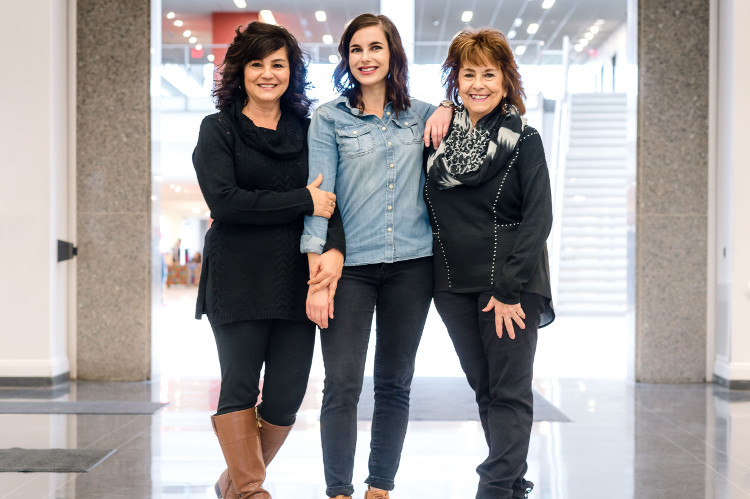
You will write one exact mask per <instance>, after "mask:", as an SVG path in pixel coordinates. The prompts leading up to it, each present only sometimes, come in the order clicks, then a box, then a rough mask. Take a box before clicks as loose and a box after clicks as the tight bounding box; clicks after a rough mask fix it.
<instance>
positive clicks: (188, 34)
mask: <svg viewBox="0 0 750 499" xmlns="http://www.w3.org/2000/svg"><path fill="white" fill-rule="evenodd" d="M192 34H193V32H192V31H190V30H189V29H186V30H185V31H183V32H182V36H184V37H185V38H190V35H192Z"/></svg>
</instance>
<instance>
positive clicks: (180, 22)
mask: <svg viewBox="0 0 750 499" xmlns="http://www.w3.org/2000/svg"><path fill="white" fill-rule="evenodd" d="M174 25H175V26H177V27H178V28H179V27H180V26H182V21H180V20H179V19H177V20H176V21H175V22H174Z"/></svg>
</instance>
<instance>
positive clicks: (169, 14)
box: [167, 12, 175, 19]
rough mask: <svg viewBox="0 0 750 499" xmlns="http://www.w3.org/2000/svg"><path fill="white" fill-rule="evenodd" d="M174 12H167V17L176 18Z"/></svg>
mask: <svg viewBox="0 0 750 499" xmlns="http://www.w3.org/2000/svg"><path fill="white" fill-rule="evenodd" d="M174 15H175V14H174V12H167V19H174Z"/></svg>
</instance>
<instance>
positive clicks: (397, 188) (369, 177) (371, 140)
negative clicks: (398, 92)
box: [300, 97, 436, 266]
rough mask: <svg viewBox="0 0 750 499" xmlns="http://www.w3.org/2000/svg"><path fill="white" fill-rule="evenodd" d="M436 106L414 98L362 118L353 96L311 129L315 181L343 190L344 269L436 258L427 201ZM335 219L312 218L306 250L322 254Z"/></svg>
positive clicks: (324, 112)
mask: <svg viewBox="0 0 750 499" xmlns="http://www.w3.org/2000/svg"><path fill="white" fill-rule="evenodd" d="M435 109H436V107H435V106H432V105H430V104H427V103H425V102H421V101H418V100H415V99H412V100H411V108H409V109H407V110H405V111H401V112H400V113H398V117H397V116H396V113H395V112H394V111H393V108H392V106H391V104H390V103H389V104H388V105H387V106H386V107H385V111H384V112H383V117H382V118H381V117H379V116H375V115H372V114H366V115H361V116H360V112H359V110H358V109H357V108H352V107H351V106H350V105H349V101H348V99H347V98H346V97H339V98H338V99H335V100H333V101H331V102H328V103H326V104H322V105H321V106H319V107H318V108H317V109H316V110H315V113H314V114H313V116H312V122H311V123H310V130H309V132H308V145H309V149H310V156H309V159H310V161H309V164H310V169H309V172H310V173H309V178H308V183H310V182H312V181H313V180H315V178H316V177H317V176H318V174H319V173H322V174H323V183H322V184H321V186H320V188H321V189H323V190H325V191H332V192H334V193H336V203H337V205H338V207H339V210H341V217H342V220H343V222H344V234H345V238H346V262H345V263H344V265H347V266H350V265H366V264H371V263H392V262H397V261H401V260H410V259H414V258H420V257H424V256H430V255H432V231H431V229H430V221H429V217H428V215H427V208H426V206H425V203H424V200H423V198H422V189H423V187H424V171H423V168H422V153H423V150H424V141H423V139H422V137H423V136H424V127H425V121H426V120H427V118H428V117H429V116H430V115H431V114H432V113H433V112H434V111H435ZM327 227H328V220H327V219H326V218H324V217H318V216H306V217H305V229H304V231H303V233H302V240H301V242H300V249H301V251H302V252H303V253H321V252H322V250H323V245H324V244H325V237H326V230H327Z"/></svg>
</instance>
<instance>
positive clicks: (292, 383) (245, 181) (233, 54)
mask: <svg viewBox="0 0 750 499" xmlns="http://www.w3.org/2000/svg"><path fill="white" fill-rule="evenodd" d="M306 76H307V70H306V68H305V65H304V59H303V55H302V52H301V50H300V47H299V45H298V43H297V41H296V40H295V38H294V37H293V36H292V35H291V34H290V33H289V32H288V31H287V30H286V29H284V28H282V27H279V26H274V25H270V24H265V23H260V22H252V23H250V24H249V25H248V26H247V27H246V28H245V29H244V30H240V29H239V28H238V29H237V35H236V37H235V38H234V40H233V41H232V43H231V44H230V46H229V48H228V50H227V55H226V58H225V59H224V63H223V65H222V67H221V81H220V82H219V83H218V86H217V87H216V89H215V90H214V97H215V98H216V100H217V107H218V109H219V110H220V112H218V113H216V114H212V115H210V116H207V117H206V118H205V119H204V120H203V123H202V124H201V128H200V134H199V137H198V144H197V146H196V147H195V151H194V152H193V164H194V165H195V170H196V173H197V176H198V182H199V183H200V187H201V191H202V192H203V196H204V198H205V199H206V203H207V204H208V206H209V208H210V209H211V217H212V218H213V224H212V225H211V228H210V229H209V231H208V233H207V234H206V240H205V246H204V259H203V271H202V272H201V278H200V283H199V290H198V303H197V309H196V318H198V319H200V318H201V316H202V315H203V314H206V315H207V316H208V320H209V321H210V323H211V327H212V329H213V332H214V336H215V339H216V345H217V348H218V352H219V363H220V365H221V392H220V395H219V406H218V409H217V412H216V415H214V416H212V417H211V420H212V424H213V427H214V431H215V432H216V435H217V436H218V439H219V443H220V445H221V449H222V452H223V453H224V458H225V459H226V462H227V468H228V469H227V470H225V471H224V472H223V473H222V474H221V476H220V478H219V480H218V482H217V483H216V494H217V496H218V497H224V498H227V497H230V498H234V497H240V498H244V497H251V496H252V497H253V498H265V499H269V498H270V497H271V496H270V495H269V494H268V492H267V491H266V490H264V489H263V488H262V483H263V480H264V479H265V467H266V465H267V464H268V463H269V462H270V461H271V459H273V457H274V456H275V454H276V452H277V451H278V450H279V448H280V447H281V445H282V443H283V442H284V440H285V439H286V436H287V434H288V433H289V430H290V429H291V426H292V424H293V423H294V420H295V417H296V414H297V410H298V409H299V406H300V404H301V403H302V398H303V396H304V394H305V390H306V388H307V380H308V376H309V373H310V366H311V363H312V354H313V346H314V341H315V324H313V323H312V322H310V320H308V318H307V315H306V310H305V301H306V298H307V292H308V285H307V280H308V277H309V276H308V265H307V257H306V255H304V254H302V253H300V249H299V240H300V236H301V235H302V228H303V221H304V216H305V215H316V216H322V217H325V218H330V220H331V223H330V224H329V232H328V245H327V247H326V249H327V250H329V251H338V252H340V253H341V257H342V258H343V253H344V252H345V247H344V234H343V226H342V224H341V219H340V216H339V215H338V210H335V199H336V196H335V195H334V194H332V193H329V192H325V191H322V190H320V189H318V186H319V185H320V182H321V181H322V177H318V178H317V179H316V180H315V181H314V182H313V183H311V184H310V185H307V186H305V184H306V183H307V174H308V171H307V170H308V168H307V165H308V163H307V128H308V125H309V118H308V117H307V116H308V114H309V108H310V104H311V101H310V100H309V99H308V98H307V97H306V96H305V88H306V87H307V81H306ZM326 285H327V284H326ZM264 364H265V375H264V378H263V393H262V397H261V398H262V402H261V403H260V404H257V402H258V397H259V395H260V392H259V384H260V381H261V380H260V373H261V369H262V368H263V366H264ZM256 404H257V405H256Z"/></svg>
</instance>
